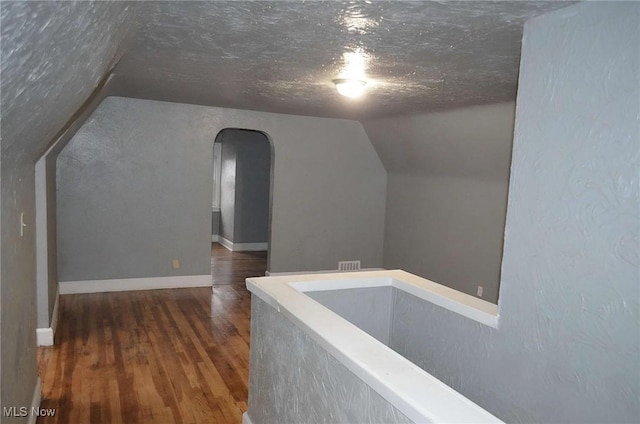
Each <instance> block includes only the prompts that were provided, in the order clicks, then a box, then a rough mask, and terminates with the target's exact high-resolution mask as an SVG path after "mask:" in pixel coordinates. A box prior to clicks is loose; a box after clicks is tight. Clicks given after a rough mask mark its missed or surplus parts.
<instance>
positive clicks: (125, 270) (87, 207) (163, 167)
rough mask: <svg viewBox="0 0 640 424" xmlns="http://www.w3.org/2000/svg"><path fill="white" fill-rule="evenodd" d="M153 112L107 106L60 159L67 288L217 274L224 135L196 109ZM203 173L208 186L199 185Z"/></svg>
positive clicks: (125, 104)
mask: <svg viewBox="0 0 640 424" xmlns="http://www.w3.org/2000/svg"><path fill="white" fill-rule="evenodd" d="M145 106H146V102H141V101H127V100H123V99H120V98H114V97H109V98H107V99H106V100H105V101H104V102H103V103H102V104H101V105H100V107H99V108H98V109H97V110H96V112H95V113H94V114H93V115H92V117H91V118H90V119H89V120H88V121H87V122H86V123H85V125H84V126H83V127H82V128H81V129H80V130H79V131H78V133H77V134H76V135H75V136H74V138H73V139H72V140H71V142H69V144H68V145H67V147H66V148H65V149H64V150H63V151H62V153H61V154H60V156H59V158H58V176H57V179H58V199H57V206H58V241H59V250H58V253H59V255H58V269H59V278H60V280H61V281H78V280H93V279H118V278H139V277H157V276H170V275H203V274H209V273H210V272H211V271H210V264H209V262H210V251H209V248H207V249H203V246H207V247H208V246H210V243H211V236H210V235H209V231H208V229H209V227H210V225H211V222H210V220H211V192H212V191H211V183H210V181H211V179H210V174H211V169H212V154H211V148H212V146H213V139H214V138H215V135H216V134H217V132H216V131H215V129H214V128H212V125H211V123H207V122H206V121H204V120H201V119H198V118H202V114H200V115H199V116H198V115H196V116H195V117H194V116H193V115H192V114H191V113H190V109H188V108H174V109H171V105H164V104H157V105H156V106H157V108H159V109H160V112H156V109H154V108H153V107H145ZM196 122H197V124H196ZM207 143H208V144H207ZM205 149H206V152H207V153H208V154H204V152H205ZM198 169H199V170H204V169H207V170H209V172H208V173H207V175H203V177H205V176H206V177H208V178H207V180H208V181H209V184H207V186H204V185H203V184H198V185H196V183H195V181H194V180H193V179H192V177H193V174H192V173H191V172H190V170H198ZM201 179H202V178H201ZM204 205H208V207H205V206H204ZM203 230H204V231H203ZM100 258H108V260H101V259H100ZM174 258H177V259H179V260H180V269H177V270H174V269H173V268H172V260H173V259H174Z"/></svg>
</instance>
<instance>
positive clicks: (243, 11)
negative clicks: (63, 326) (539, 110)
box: [0, 1, 569, 159]
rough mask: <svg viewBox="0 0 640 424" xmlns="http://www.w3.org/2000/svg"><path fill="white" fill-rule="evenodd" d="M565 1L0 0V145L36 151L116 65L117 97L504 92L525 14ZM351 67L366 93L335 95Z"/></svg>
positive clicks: (381, 105)
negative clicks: (336, 83)
mask: <svg viewBox="0 0 640 424" xmlns="http://www.w3.org/2000/svg"><path fill="white" fill-rule="evenodd" d="M568 4H569V3H568V2H546V1H538V2H526V1H524V2H522V1H476V2H449V1H421V2H400V1H395V2H383V1H376V2H373V1H306V2H305V1H282V2H281V1H215V2H213V1H212V2H202V1H196V2H183V1H167V2H130V3H128V2H100V1H95V2H2V3H1V4H0V7H1V8H2V133H3V134H2V135H3V137H2V151H3V155H4V154H5V153H7V152H8V151H9V149H10V148H11V147H12V146H17V145H18V143H19V144H20V147H19V148H18V150H17V151H16V152H13V153H14V154H16V155H18V156H19V155H20V154H22V153H23V152H28V156H30V157H32V159H33V156H37V155H38V153H41V152H42V150H43V147H44V146H45V145H46V143H48V142H50V140H51V137H53V135H54V134H55V133H56V132H57V131H58V130H60V128H61V127H62V126H63V125H64V124H65V122H66V120H68V119H69V118H70V117H71V116H72V114H73V112H75V110H77V108H78V107H80V105H81V104H82V102H83V101H84V100H85V99H86V98H87V97H88V96H89V95H90V93H91V91H92V89H93V88H95V86H96V85H97V84H98V81H100V80H101V78H104V76H105V74H106V73H107V72H109V69H110V68H111V67H112V66H113V65H115V64H116V63H117V65H116V66H115V70H114V76H115V78H114V82H115V83H116V84H114V86H117V87H119V89H120V91H119V94H120V95H123V96H131V97H142V98H150V99H159V100H168V101H177V102H184V103H195V104H206V105H212V106H222V107H234V108H239V109H251V110H262V111H270V112H280V113H292V114H302V115H316V116H329V117H341V118H351V119H361V120H362V119H370V118H372V117H379V116H389V115H401V114H408V113H417V112H425V111H435V110H442V109H449V108H454V107H460V106H467V105H476V104H488V103H496V102H501V101H511V100H513V99H514V98H515V93H516V86H517V76H518V63H519V55H520V39H521V32H522V26H523V23H524V21H525V20H526V19H528V18H530V17H532V16H536V15H539V14H542V13H544V12H547V11H550V10H552V9H557V8H560V7H564V6H566V5H568ZM128 40H130V42H129V41H128ZM354 73H355V74H361V77H362V78H364V79H365V80H366V81H367V88H368V92H367V94H366V95H365V96H364V97H363V98H361V99H358V100H350V99H346V98H343V97H340V96H339V95H338V94H337V93H336V91H335V89H334V87H333V84H332V82H331V81H332V80H333V79H334V78H337V77H341V76H345V74H354ZM24 143H26V145H25V144H24Z"/></svg>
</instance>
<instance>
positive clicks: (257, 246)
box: [218, 236, 269, 252]
mask: <svg viewBox="0 0 640 424" xmlns="http://www.w3.org/2000/svg"><path fill="white" fill-rule="evenodd" d="M218 243H220V244H221V245H223V246H224V247H226V248H227V249H229V250H231V251H232V252H257V251H262V250H268V249H269V243H266V242H265V243H234V242H232V241H231V240H229V239H226V238H224V237H222V236H218Z"/></svg>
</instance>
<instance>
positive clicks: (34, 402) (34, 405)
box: [27, 377, 42, 424]
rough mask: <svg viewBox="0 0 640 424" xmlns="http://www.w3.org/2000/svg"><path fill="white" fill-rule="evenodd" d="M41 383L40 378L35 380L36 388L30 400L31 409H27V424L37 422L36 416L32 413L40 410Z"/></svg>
mask: <svg viewBox="0 0 640 424" xmlns="http://www.w3.org/2000/svg"><path fill="white" fill-rule="evenodd" d="M40 386H41V382H40V377H38V379H37V380H36V387H35V388H34V389H33V397H32V398H31V407H30V408H29V420H28V421H27V423H28V424H36V421H37V420H38V414H34V413H33V411H36V410H37V409H39V408H40V402H41V401H42V392H41V387H40Z"/></svg>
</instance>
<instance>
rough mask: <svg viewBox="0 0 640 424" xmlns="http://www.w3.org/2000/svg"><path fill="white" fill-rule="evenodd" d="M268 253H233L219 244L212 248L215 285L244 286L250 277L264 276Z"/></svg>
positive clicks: (212, 272) (212, 271)
mask: <svg viewBox="0 0 640 424" xmlns="http://www.w3.org/2000/svg"><path fill="white" fill-rule="evenodd" d="M266 270H267V252H266V251H264V252H231V251H230V250H227V249H226V248H225V247H224V246H222V245H221V244H219V243H212V247H211V275H213V284H214V285H217V284H242V285H243V286H244V284H245V282H244V280H245V279H246V278H248V277H256V276H264V273H265V271H266Z"/></svg>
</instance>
